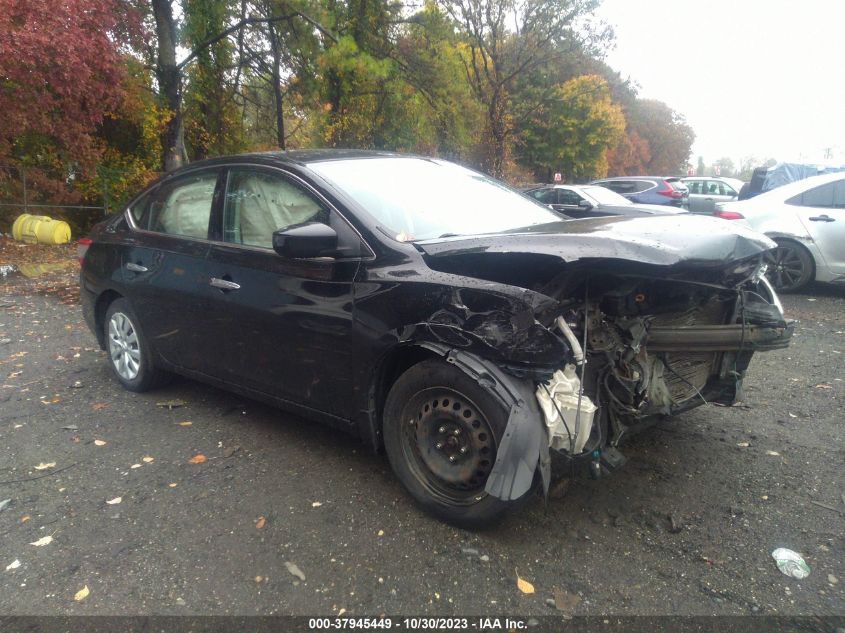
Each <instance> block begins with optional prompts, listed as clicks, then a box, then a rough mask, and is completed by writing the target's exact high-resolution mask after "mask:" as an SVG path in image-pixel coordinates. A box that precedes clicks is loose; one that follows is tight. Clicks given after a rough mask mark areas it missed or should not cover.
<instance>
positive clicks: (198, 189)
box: [140, 170, 218, 239]
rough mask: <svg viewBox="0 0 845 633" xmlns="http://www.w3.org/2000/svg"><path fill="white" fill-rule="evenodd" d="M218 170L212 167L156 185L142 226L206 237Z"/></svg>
mask: <svg viewBox="0 0 845 633" xmlns="http://www.w3.org/2000/svg"><path fill="white" fill-rule="evenodd" d="M217 173H218V172H217V170H214V171H206V172H202V173H200V174H194V175H190V176H184V177H182V178H179V179H178V180H175V181H173V182H171V183H167V184H164V185H162V186H161V187H159V189H158V190H157V191H156V192H155V194H154V196H153V200H152V204H150V206H149V208H148V209H147V210H146V211H144V213H143V215H142V217H141V222H140V226H141V228H146V229H148V230H150V231H156V232H158V233H167V234H168V235H181V236H185V237H193V238H197V239H207V238H208V223H209V219H210V218H211V207H212V206H213V204H214V191H215V188H216V186H217Z"/></svg>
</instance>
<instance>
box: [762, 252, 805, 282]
mask: <svg viewBox="0 0 845 633" xmlns="http://www.w3.org/2000/svg"><path fill="white" fill-rule="evenodd" d="M766 264H767V265H768V269H767V270H766V277H768V278H769V281H770V282H772V285H773V286H774V287H775V288H777V289H778V290H791V289H792V288H795V287H797V286H798V285H800V283H801V280H802V279H803V278H804V275H805V273H806V268H805V263H804V260H803V259H802V258H801V255H800V253H799V252H798V251H797V250H795V249H794V248H790V247H789V246H778V247H777V248H775V249H773V250H771V251H769V252H768V253H766Z"/></svg>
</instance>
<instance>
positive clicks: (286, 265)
mask: <svg viewBox="0 0 845 633" xmlns="http://www.w3.org/2000/svg"><path fill="white" fill-rule="evenodd" d="M221 206H222V234H221V237H222V240H220V241H216V242H215V243H214V244H213V245H212V246H211V249H210V252H209V264H210V271H211V278H212V282H214V280H218V282H220V281H222V282H225V283H223V284H220V283H218V285H217V286H215V287H214V290H213V297H212V306H211V309H210V310H209V314H210V319H212V321H213V324H214V325H213V327H214V329H215V330H217V331H220V332H223V333H225V334H224V335H223V336H221V337H220V339H219V341H218V345H217V347H216V348H215V350H214V356H215V359H216V361H215V362H216V372H217V375H218V376H219V377H220V378H222V379H223V380H226V381H229V382H233V383H236V384H240V385H242V386H244V387H247V388H250V389H255V390H258V391H261V392H264V393H268V394H271V395H274V396H278V397H282V398H284V399H286V400H290V401H293V402H297V403H300V404H304V405H306V406H309V407H311V408H314V409H318V410H320V411H323V412H326V413H330V414H333V415H337V416H340V417H348V415H349V403H350V402H352V395H353V394H352V385H353V380H352V376H353V373H354V371H355V359H354V358H353V356H352V349H353V345H352V316H353V301H352V298H353V295H352V290H353V283H354V281H355V277H356V274H357V272H358V270H359V267H360V265H361V252H362V248H363V243H362V240H361V238H360V236H359V235H358V234H357V233H356V232H355V231H354V230H353V229H352V228H351V226H349V225H348V224H347V223H346V221H345V220H344V219H343V218H342V217H341V216H340V215H339V214H338V212H337V211H336V210H335V209H334V208H332V207H331V206H330V205H329V204H328V202H327V201H326V200H325V199H324V198H322V197H321V196H320V195H319V194H318V193H317V192H316V191H315V190H313V189H312V188H311V187H310V186H308V185H307V184H306V183H305V182H303V181H302V180H300V179H299V178H298V177H296V176H295V175H293V174H289V173H287V172H284V171H282V170H278V169H271V168H263V167H254V166H243V167H241V166H238V167H231V168H230V169H229V171H228V175H227V188H226V194H225V203H224V204H223V205H221ZM303 222H322V223H324V224H328V225H330V226H331V227H332V228H334V229H335V231H336V232H337V233H338V244H339V249H338V252H337V253H336V254H335V256H333V257H322V258H316V259H287V258H284V257H281V256H280V255H278V254H277V253H276V252H275V251H274V250H273V247H272V235H273V232H274V231H276V230H278V229H283V228H287V227H288V226H291V225H294V224H300V223H303ZM222 286H229V288H226V287H222Z"/></svg>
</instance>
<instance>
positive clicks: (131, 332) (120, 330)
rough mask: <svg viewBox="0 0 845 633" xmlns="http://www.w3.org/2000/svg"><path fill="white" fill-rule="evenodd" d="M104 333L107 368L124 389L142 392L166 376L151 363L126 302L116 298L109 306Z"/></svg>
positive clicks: (133, 314) (145, 345)
mask: <svg viewBox="0 0 845 633" xmlns="http://www.w3.org/2000/svg"><path fill="white" fill-rule="evenodd" d="M103 333H104V336H105V341H106V353H107V354H108V361H109V366H110V367H111V368H112V371H113V372H114V375H115V377H117V379H118V381H120V384H122V385H123V386H124V387H125V388H126V389H128V390H129V391H135V392H142V391H147V390H149V389H152V388H153V387H157V386H158V385H160V384H161V383H162V382H164V380H165V378H166V374H165V372H163V371H162V370H161V369H159V368H157V367H156V366H155V364H154V363H153V355H152V352H151V350H150V346H149V345H148V344H147V340H146V338H144V335H143V333H142V332H141V330H140V329H139V327H138V317H136V316H135V313H134V312H133V311H132V307H131V306H130V305H129V302H128V301H127V300H126V299H115V300H114V301H113V302H112V303H111V304H110V305H109V307H108V310H106V318H105V319H104V320H103Z"/></svg>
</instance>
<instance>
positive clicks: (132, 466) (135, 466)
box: [129, 464, 141, 468]
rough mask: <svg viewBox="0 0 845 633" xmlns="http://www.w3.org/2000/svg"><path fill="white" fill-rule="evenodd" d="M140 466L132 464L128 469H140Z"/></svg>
mask: <svg viewBox="0 0 845 633" xmlns="http://www.w3.org/2000/svg"><path fill="white" fill-rule="evenodd" d="M140 467H141V464H132V465H131V466H130V467H129V468H140Z"/></svg>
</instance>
